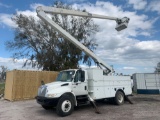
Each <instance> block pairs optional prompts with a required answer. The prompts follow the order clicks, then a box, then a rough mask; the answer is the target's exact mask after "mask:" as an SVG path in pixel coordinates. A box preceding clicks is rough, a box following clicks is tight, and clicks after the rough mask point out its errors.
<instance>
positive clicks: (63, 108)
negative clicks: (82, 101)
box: [56, 95, 74, 117]
mask: <svg viewBox="0 0 160 120" xmlns="http://www.w3.org/2000/svg"><path fill="white" fill-rule="evenodd" d="M73 103H74V102H73V99H72V97H70V96H69V95H63V96H62V97H61V98H60V99H59V102H58V104H57V107H56V112H57V114H58V115H59V116H62V117H64V116H67V115H70V114H71V113H72V111H73V109H74V104H73Z"/></svg>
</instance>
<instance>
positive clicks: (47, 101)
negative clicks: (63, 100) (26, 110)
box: [35, 96, 58, 107]
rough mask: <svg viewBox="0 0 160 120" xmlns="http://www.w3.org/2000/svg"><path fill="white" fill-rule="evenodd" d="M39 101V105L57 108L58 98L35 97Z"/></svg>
mask: <svg viewBox="0 0 160 120" xmlns="http://www.w3.org/2000/svg"><path fill="white" fill-rule="evenodd" d="M35 98H36V100H37V103H39V104H41V105H45V106H53V107H55V106H56V105H57V103H58V98H46V97H41V96H36V97H35Z"/></svg>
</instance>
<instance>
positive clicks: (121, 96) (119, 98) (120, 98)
mask: <svg viewBox="0 0 160 120" xmlns="http://www.w3.org/2000/svg"><path fill="white" fill-rule="evenodd" d="M118 101H119V103H122V102H123V95H121V94H119V95H118Z"/></svg>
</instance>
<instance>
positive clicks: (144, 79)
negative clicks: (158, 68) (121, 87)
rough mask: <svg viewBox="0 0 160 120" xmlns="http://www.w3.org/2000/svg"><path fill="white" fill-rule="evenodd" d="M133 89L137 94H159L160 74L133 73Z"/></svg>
mask: <svg viewBox="0 0 160 120" xmlns="http://www.w3.org/2000/svg"><path fill="white" fill-rule="evenodd" d="M133 84H134V88H133V89H134V91H135V92H137V93H138V94H160V74H158V73H135V74H133Z"/></svg>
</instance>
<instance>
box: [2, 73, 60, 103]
mask: <svg viewBox="0 0 160 120" xmlns="http://www.w3.org/2000/svg"><path fill="white" fill-rule="evenodd" d="M57 75H58V72H55V71H25V70H13V71H9V72H7V76H6V84H5V95H4V98H5V99H7V100H10V101H16V100H25V99H33V98H35V96H36V95H37V92H38V88H39V86H40V85H41V81H42V80H43V81H44V83H50V82H53V81H55V79H56V77H57Z"/></svg>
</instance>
